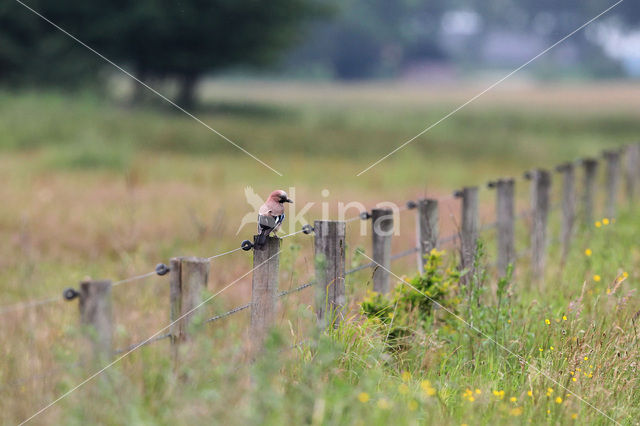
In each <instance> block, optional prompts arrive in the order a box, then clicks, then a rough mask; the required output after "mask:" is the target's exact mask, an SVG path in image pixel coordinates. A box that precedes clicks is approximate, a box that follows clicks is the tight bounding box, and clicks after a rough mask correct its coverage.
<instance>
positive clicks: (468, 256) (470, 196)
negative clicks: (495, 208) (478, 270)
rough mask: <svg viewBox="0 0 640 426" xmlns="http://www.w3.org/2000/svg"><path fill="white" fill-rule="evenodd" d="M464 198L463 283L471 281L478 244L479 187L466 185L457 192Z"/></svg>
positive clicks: (461, 253) (461, 261) (461, 264)
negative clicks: (464, 272) (465, 271)
mask: <svg viewBox="0 0 640 426" xmlns="http://www.w3.org/2000/svg"><path fill="white" fill-rule="evenodd" d="M455 195H456V197H458V198H461V199H462V212H461V216H462V225H461V229H460V234H461V235H460V268H461V269H462V270H467V273H466V274H465V275H464V276H463V277H462V278H461V280H460V281H461V283H462V284H463V285H466V284H469V283H470V282H471V277H473V274H474V273H475V271H474V270H473V264H474V261H475V256H476V249H477V244H478V222H479V218H478V187H477V186H472V187H466V188H463V189H462V190H461V191H457V192H456V193H455Z"/></svg>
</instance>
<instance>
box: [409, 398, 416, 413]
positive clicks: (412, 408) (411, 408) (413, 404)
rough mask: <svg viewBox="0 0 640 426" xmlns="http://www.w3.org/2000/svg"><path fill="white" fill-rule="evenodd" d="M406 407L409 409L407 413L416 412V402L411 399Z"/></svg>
mask: <svg viewBox="0 0 640 426" xmlns="http://www.w3.org/2000/svg"><path fill="white" fill-rule="evenodd" d="M407 407H408V408H409V411H416V410H417V409H418V402H417V401H416V400H415V399H412V400H411V401H409V403H408V404H407Z"/></svg>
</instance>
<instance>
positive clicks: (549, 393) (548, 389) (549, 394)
mask: <svg viewBox="0 0 640 426" xmlns="http://www.w3.org/2000/svg"><path fill="white" fill-rule="evenodd" d="M552 393H553V389H551V388H547V396H551V394H552Z"/></svg>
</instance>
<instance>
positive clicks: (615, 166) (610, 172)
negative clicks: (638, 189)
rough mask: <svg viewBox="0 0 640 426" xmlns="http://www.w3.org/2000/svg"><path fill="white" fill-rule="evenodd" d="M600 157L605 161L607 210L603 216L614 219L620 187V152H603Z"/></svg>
mask: <svg viewBox="0 0 640 426" xmlns="http://www.w3.org/2000/svg"><path fill="white" fill-rule="evenodd" d="M602 155H603V157H604V158H605V159H606V160H607V183H606V185H607V201H606V203H607V208H606V209H605V214H606V215H607V217H608V218H614V217H615V216H616V207H617V204H618V193H619V185H620V151H604V152H603V153H602Z"/></svg>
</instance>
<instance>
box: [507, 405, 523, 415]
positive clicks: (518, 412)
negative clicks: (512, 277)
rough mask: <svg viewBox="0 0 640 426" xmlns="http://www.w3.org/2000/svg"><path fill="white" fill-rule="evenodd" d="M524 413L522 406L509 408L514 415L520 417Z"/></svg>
mask: <svg viewBox="0 0 640 426" xmlns="http://www.w3.org/2000/svg"><path fill="white" fill-rule="evenodd" d="M521 414H522V407H514V408H512V409H511V410H509V415H511V416H514V417H518V416H520V415H521Z"/></svg>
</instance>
